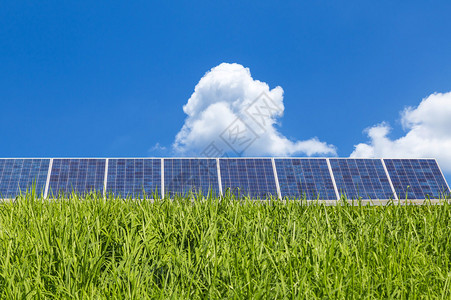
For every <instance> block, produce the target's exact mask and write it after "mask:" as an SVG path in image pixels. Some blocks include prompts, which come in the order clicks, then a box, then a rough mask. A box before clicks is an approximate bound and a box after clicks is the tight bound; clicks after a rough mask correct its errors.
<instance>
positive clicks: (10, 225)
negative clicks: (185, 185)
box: [0, 194, 451, 299]
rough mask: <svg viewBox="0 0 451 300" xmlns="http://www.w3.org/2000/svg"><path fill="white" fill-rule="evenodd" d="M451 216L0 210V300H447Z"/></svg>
mask: <svg viewBox="0 0 451 300" xmlns="http://www.w3.org/2000/svg"><path fill="white" fill-rule="evenodd" d="M450 220H451V207H450V204H448V203H447V202H444V203H443V205H428V204H426V205H404V206H402V205H397V204H395V203H391V204H388V205H386V206H362V205H360V206H359V205H358V206H351V205H347V204H346V203H341V205H337V206H324V205H321V204H318V205H305V203H299V202H297V201H296V202H295V201H288V202H286V203H282V202H280V201H266V202H252V201H236V200H233V199H230V198H228V197H226V198H224V199H222V200H221V201H219V200H217V199H212V198H207V199H204V200H196V201H191V200H190V199H187V198H177V199H174V200H156V201H150V200H142V201H133V200H124V199H114V198H111V197H110V198H109V199H107V200H105V199H103V197H101V196H99V195H95V194H92V195H88V196H86V197H83V198H81V197H77V196H75V195H72V196H71V197H68V198H59V199H54V200H41V199H40V198H36V197H34V196H33V195H25V196H20V197H18V198H17V199H16V200H15V201H6V202H3V203H1V204H0V297H1V298H8V299H14V298H15V299H25V298H58V299H60V298H75V299H86V298H105V299H110V298H121V299H122V298H130V299H140V298H194V299H196V298H306V299H315V298H329V299H335V298H347V299H352V298H365V299H366V298H368V299H373V298H377V299H381V298H384V299H385V298H396V299H399V298H401V299H402V298H405V299H406V298H412V299H414V298H439V299H450V298H451V292H450V291H451V225H450Z"/></svg>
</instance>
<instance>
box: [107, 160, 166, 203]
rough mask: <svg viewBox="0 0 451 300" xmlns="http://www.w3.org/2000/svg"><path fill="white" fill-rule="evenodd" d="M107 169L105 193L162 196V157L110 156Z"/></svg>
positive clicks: (125, 195)
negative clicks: (155, 194)
mask: <svg viewBox="0 0 451 300" xmlns="http://www.w3.org/2000/svg"><path fill="white" fill-rule="evenodd" d="M107 166H108V168H107V170H106V171H105V174H106V177H105V184H104V185H105V186H106V188H105V195H108V194H109V193H111V194H112V195H114V196H122V197H131V198H133V199H136V198H140V199H141V198H144V195H145V196H146V197H149V196H150V197H153V195H154V193H155V192H157V195H158V197H161V193H162V191H161V159H159V158H157V159H155V158H110V159H108V160H107Z"/></svg>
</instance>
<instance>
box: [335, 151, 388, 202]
mask: <svg viewBox="0 0 451 300" xmlns="http://www.w3.org/2000/svg"><path fill="white" fill-rule="evenodd" d="M330 165H331V167H332V172H333V174H334V177H335V182H336V184H337V189H338V192H339V193H340V194H343V195H346V197H347V198H348V199H357V198H362V199H383V200H387V199H394V198H395V197H394V194H393V190H392V188H391V186H390V181H389V180H388V177H387V174H386V173H385V169H384V166H383V164H382V161H381V160H380V159H335V158H332V159H330Z"/></svg>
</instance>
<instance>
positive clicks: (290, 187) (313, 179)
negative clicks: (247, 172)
mask: <svg viewBox="0 0 451 300" xmlns="http://www.w3.org/2000/svg"><path fill="white" fill-rule="evenodd" d="M275 163H276V170H277V176H278V178H279V185H280V193H281V196H282V198H285V197H288V198H295V199H299V198H304V197H305V198H306V199H324V200H333V199H337V195H336V193H335V190H334V184H333V182H332V177H331V176H330V172H329V167H328V165H327V160H326V159H299V158H295V159H275Z"/></svg>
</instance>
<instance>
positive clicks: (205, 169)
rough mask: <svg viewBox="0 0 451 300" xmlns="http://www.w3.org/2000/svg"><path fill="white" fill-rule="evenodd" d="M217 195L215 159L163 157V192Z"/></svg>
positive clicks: (170, 193)
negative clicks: (210, 193)
mask: <svg viewBox="0 0 451 300" xmlns="http://www.w3.org/2000/svg"><path fill="white" fill-rule="evenodd" d="M190 192H193V193H199V192H202V193H203V194H204V195H206V194H208V193H209V192H212V193H214V194H215V195H219V184H218V168H217V166H216V159H175V158H174V159H164V193H165V194H169V195H173V194H177V195H186V194H188V193H190Z"/></svg>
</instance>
